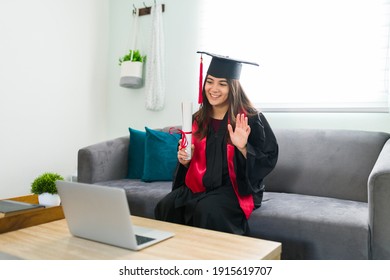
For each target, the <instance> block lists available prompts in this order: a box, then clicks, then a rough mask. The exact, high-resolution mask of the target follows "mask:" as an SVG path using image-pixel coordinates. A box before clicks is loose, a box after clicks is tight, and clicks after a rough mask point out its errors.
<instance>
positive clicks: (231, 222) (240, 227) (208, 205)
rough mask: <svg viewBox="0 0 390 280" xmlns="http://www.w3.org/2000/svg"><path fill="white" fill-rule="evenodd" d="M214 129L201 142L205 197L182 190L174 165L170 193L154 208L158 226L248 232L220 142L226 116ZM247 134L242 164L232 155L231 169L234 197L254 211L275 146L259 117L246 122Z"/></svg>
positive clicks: (275, 154) (180, 169)
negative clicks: (249, 199)
mask: <svg viewBox="0 0 390 280" xmlns="http://www.w3.org/2000/svg"><path fill="white" fill-rule="evenodd" d="M220 122H221V123H220V125H219V129H218V130H217V131H214V129H213V127H212V126H210V127H209V130H208V135H207V141H206V167H207V170H206V174H205V175H204V177H203V184H204V186H205V187H206V191H205V192H201V193H192V191H191V190H190V189H189V188H188V187H187V186H186V185H185V176H186V173H187V168H186V167H185V166H183V165H181V164H180V163H179V164H178V167H177V169H176V173H175V177H174V180H173V184H172V192H171V193H169V194H168V195H167V196H166V197H165V198H163V199H162V200H161V201H160V202H159V203H158V204H157V206H156V209H155V217H156V219H159V220H164V221H169V222H174V223H180V224H186V225H191V226H196V227H202V228H207V229H213V230H219V231H224V232H230V233H235V234H247V233H248V232H249V228H248V224H247V219H246V217H245V215H244V213H243V211H242V209H241V208H240V205H239V203H238V199H237V196H236V194H235V192H234V190H233V187H232V183H231V181H230V178H229V172H228V167H227V165H228V163H227V152H226V137H227V116H225V118H224V120H223V121H220ZM248 123H249V125H250V127H251V133H250V135H249V137H248V144H247V158H245V157H244V156H243V155H242V154H241V152H240V151H238V149H235V155H234V166H235V173H236V180H237V184H238V191H239V193H240V194H241V195H253V198H254V201H255V206H256V207H259V206H260V205H261V200H262V194H263V191H264V186H263V179H264V177H265V176H266V175H267V174H269V172H271V171H272V169H273V168H274V166H275V164H276V161H277V157H278V145H277V141H276V138H275V136H274V134H273V132H272V129H271V127H270V126H269V124H268V122H267V120H266V119H265V117H264V116H263V115H262V114H261V113H259V114H258V115H256V116H252V117H249V119H248Z"/></svg>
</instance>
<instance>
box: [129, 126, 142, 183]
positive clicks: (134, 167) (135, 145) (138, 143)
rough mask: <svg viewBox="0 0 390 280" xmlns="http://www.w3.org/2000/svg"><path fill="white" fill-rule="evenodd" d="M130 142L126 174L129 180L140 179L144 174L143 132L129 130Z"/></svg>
mask: <svg viewBox="0 0 390 280" xmlns="http://www.w3.org/2000/svg"><path fill="white" fill-rule="evenodd" d="M129 132H130V142H129V155H128V173H127V178H129V179H140V178H141V177H142V174H143V173H144V159H145V137H146V133H145V131H140V130H136V129H133V128H129Z"/></svg>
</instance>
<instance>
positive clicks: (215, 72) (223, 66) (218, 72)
mask: <svg viewBox="0 0 390 280" xmlns="http://www.w3.org/2000/svg"><path fill="white" fill-rule="evenodd" d="M197 53H200V54H207V55H209V56H211V57H212V59H211V62H210V66H209V69H208V70H207V74H209V75H211V76H214V77H216V78H226V79H237V80H238V79H240V74H241V68H242V63H245V64H251V65H255V66H259V64H257V63H255V62H249V61H244V60H239V59H234V58H230V57H228V56H222V55H218V54H213V53H209V52H203V51H198V52H197ZM200 61H201V62H200V76H199V103H202V92H201V91H202V87H203V62H202V61H203V59H202V57H201V60H200Z"/></svg>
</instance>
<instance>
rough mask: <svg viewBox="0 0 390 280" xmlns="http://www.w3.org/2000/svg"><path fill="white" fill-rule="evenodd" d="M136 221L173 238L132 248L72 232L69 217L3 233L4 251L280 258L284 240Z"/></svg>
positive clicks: (93, 256)
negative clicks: (141, 248)
mask: <svg viewBox="0 0 390 280" xmlns="http://www.w3.org/2000/svg"><path fill="white" fill-rule="evenodd" d="M132 220H133V222H134V224H135V225H139V226H145V227H150V228H156V229H160V230H166V231H172V232H174V233H175V236H174V237H173V238H170V239H168V240H165V241H163V242H160V243H157V244H155V245H152V246H151V247H148V248H145V249H143V250H141V251H137V252H136V251H131V250H127V249H122V248H118V247H114V246H110V245H106V244H102V243H98V242H94V241H89V240H85V239H82V238H77V237H74V236H72V235H71V234H70V232H69V229H68V225H67V223H66V220H65V219H62V220H58V221H53V222H49V223H44V224H40V225H37V226H32V227H27V228H23V229H19V230H15V231H10V232H6V233H3V234H0V252H2V253H5V254H9V255H11V256H14V257H17V258H22V259H36V260H42V259H44V260H46V259H56V260H69V259H73V260H82V259H87V260H99V259H106V260H108V259H110V260H115V259H137V260H147V259H171V260H179V259H182V260H199V259H206V260H216V259H218V260H222V259H245V260H250V259H252V260H253V259H274V260H275V259H280V255H281V244H280V243H278V242H273V241H267V240H262V239H257V238H251V237H245V236H239V235H234V234H228V233H223V232H217V231H212V230H206V229H200V228H194V227H189V226H183V225H178V224H172V223H167V222H161V221H156V220H152V219H146V218H141V217H136V216H132Z"/></svg>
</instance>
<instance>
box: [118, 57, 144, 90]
mask: <svg viewBox="0 0 390 280" xmlns="http://www.w3.org/2000/svg"><path fill="white" fill-rule="evenodd" d="M145 59H146V56H142V55H141V53H140V51H139V50H129V52H128V53H127V54H125V55H124V56H123V57H121V58H119V66H121V78H120V82H119V84H120V86H121V87H126V88H140V87H142V85H143V65H144V61H145Z"/></svg>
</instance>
